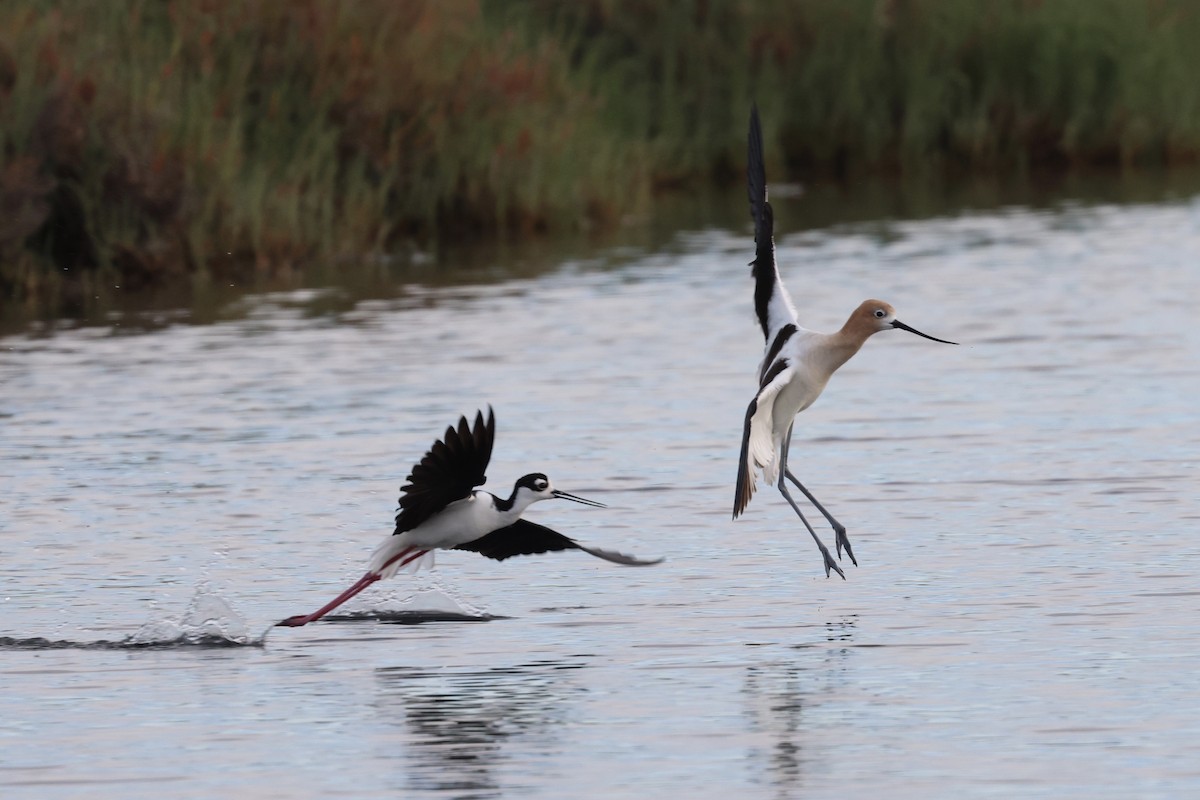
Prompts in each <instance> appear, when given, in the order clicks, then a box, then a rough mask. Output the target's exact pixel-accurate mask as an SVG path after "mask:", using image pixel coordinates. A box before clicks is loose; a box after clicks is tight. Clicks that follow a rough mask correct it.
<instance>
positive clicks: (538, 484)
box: [533, 480, 550, 491]
mask: <svg viewBox="0 0 1200 800" xmlns="http://www.w3.org/2000/svg"><path fill="white" fill-rule="evenodd" d="M533 485H534V486H536V487H537V489H538V491H541V490H542V489H545V488H546V487H547V486H549V485H550V483H549V482H548V481H542V480H538V481H534V482H533Z"/></svg>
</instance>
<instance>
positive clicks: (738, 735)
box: [0, 192, 1200, 799]
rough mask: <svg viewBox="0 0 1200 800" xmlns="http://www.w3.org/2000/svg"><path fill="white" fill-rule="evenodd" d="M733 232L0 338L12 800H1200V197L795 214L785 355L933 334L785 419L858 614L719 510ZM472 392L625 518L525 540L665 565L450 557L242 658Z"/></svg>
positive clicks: (746, 352)
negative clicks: (831, 519) (885, 315)
mask: <svg viewBox="0 0 1200 800" xmlns="http://www.w3.org/2000/svg"><path fill="white" fill-rule="evenodd" d="M734 199H735V200H738V201H739V202H738V204H737V206H736V209H737V215H736V216H731V215H724V212H721V213H719V214H717V215H716V217H717V219H719V220H728V221H727V223H724V224H716V225H711V224H709V222H708V220H707V218H705V219H704V221H703V222H701V223H699V224H695V225H694V226H693V227H685V228H684V229H682V230H680V231H675V232H671V233H669V234H663V235H661V236H657V238H654V237H651V238H653V241H649V242H646V243H643V244H641V245H638V244H629V245H624V246H615V245H610V246H599V247H597V248H595V249H592V250H582V249H576V251H575V252H573V253H566V254H563V255H562V257H561V258H560V257H558V256H557V255H555V256H551V257H547V256H546V255H545V254H544V253H543V254H541V255H539V256H536V257H535V256H529V255H528V254H526V255H522V252H521V251H519V250H518V251H515V252H510V253H508V254H507V255H505V257H504V259H503V260H501V259H499V257H497V261H496V262H495V263H493V262H489V260H488V259H487V257H486V256H478V255H476V256H475V257H474V259H475V260H474V262H473V264H474V266H472V267H471V268H470V269H467V270H465V271H463V272H460V273H457V274H459V276H460V277H461V276H463V275H465V276H466V277H465V279H463V280H462V282H460V283H458V284H457V285H454V284H450V283H448V282H445V281H443V282H441V283H440V284H439V285H434V284H432V283H429V282H425V283H420V282H411V281H410V282H403V281H401V282H394V283H392V284H390V285H388V286H387V287H386V291H381V292H377V293H375V294H374V296H373V297H372V296H365V295H358V294H348V292H347V290H346V289H344V288H341V289H339V288H334V289H327V290H311V291H301V292H290V293H281V294H265V295H258V296H250V297H243V298H241V299H237V300H235V301H231V302H230V303H229V304H228V305H226V306H222V307H221V309H220V310H219V311H218V312H217V313H215V314H214V315H213V318H214V319H215V320H216V321H214V322H213V323H212V324H204V325H199V324H187V322H186V321H185V322H180V323H178V324H173V323H172V322H171V320H172V319H173V317H172V316H171V315H170V314H168V313H166V312H163V311H161V310H160V311H156V312H154V313H153V314H151V315H149V316H148V317H146V318H144V319H142V320H141V322H142V323H144V324H138V323H137V320H132V321H131V318H129V317H126V318H124V321H123V322H122V324H119V325H112V326H105V327H72V326H64V327H62V328H61V329H57V330H53V331H47V330H45V329H42V330H40V331H38V332H35V333H33V334H13V335H10V336H7V337H5V338H3V339H0V382H2V391H0V485H2V486H3V490H2V492H0V537H2V538H0V555H2V558H0V609H2V611H3V617H2V621H0V676H2V680H3V684H4V688H3V691H0V794H2V795H3V796H4V797H5V798H26V797H28V798H47V797H53V798H58V797H100V796H104V797H121V798H162V797H173V798H182V797H186V798H193V797H194V798H209V797H215V796H222V795H224V796H230V797H238V798H260V797H261V798H268V797H355V798H357V797H385V796H387V797H412V798H491V797H506V798H507V797H511V798H562V797H584V798H591V797H597V798H604V797H621V798H624V797H663V798H667V797H688V798H731V797H737V798H800V797H803V798H839V799H844V798H866V797H872V798H877V797H887V798H928V797H956V798H975V797H1005V798H1007V797H1016V796H1020V797H1054V798H1060V797H1080V798H1084V797H1086V798H1129V797H1141V798H1178V797H1184V796H1197V795H1200V707H1198V706H1200V701H1198V700H1197V698H1200V671H1198V670H1197V669H1196V664H1197V661H1198V660H1200V635H1198V634H1200V630H1198V623H1197V620H1198V619H1200V537H1198V536H1197V530H1198V528H1200V504H1198V502H1197V499H1196V496H1197V488H1196V487H1197V486H1198V485H1200V484H1198V482H1197V478H1198V474H1200V400H1198V398H1200V324H1198V323H1197V309H1198V308H1200V197H1198V196H1187V195H1185V196H1180V197H1176V198H1173V199H1171V198H1168V199H1158V200H1146V201H1139V202H1099V203H1096V202H1086V203H1085V202H1070V201H1061V202H1035V203H1033V204H1019V203H1015V204H1011V205H1000V206H997V207H992V208H990V209H989V208H979V209H973V210H972V209H967V210H960V211H954V212H950V213H938V214H935V215H933V216H928V217H925V218H919V217H921V216H923V215H922V214H920V213H915V214H907V215H905V214H900V215H898V214H893V213H890V212H888V211H887V210H886V209H883V210H881V213H879V214H878V215H876V216H874V217H872V215H871V214H869V213H860V214H858V215H857V216H856V217H855V221H853V222H841V223H838V222H837V221H836V220H832V219H831V220H828V221H827V222H826V223H825V224H820V225H817V226H815V227H810V228H808V229H806V230H799V227H798V226H800V220H801V219H802V215H803V214H805V213H806V212H805V210H804V209H805V208H806V204H807V206H808V207H810V208H811V206H812V205H814V204H815V205H817V206H821V205H822V204H821V202H820V198H819V197H818V198H815V199H814V197H812V196H811V195H810V196H808V197H794V196H788V193H787V192H780V193H779V199H778V200H777V202H776V217H777V219H778V220H779V224H780V225H781V226H782V227H783V228H784V231H785V233H784V235H783V236H781V240H780V242H779V258H780V262H781V264H782V268H783V273H784V278H785V280H786V281H787V283H788V284H789V286H790V287H791V289H792V293H793V295H794V297H795V300H796V304H797V306H798V307H799V309H800V314H801V319H802V321H803V322H804V323H805V324H806V325H808V326H810V327H813V328H817V329H821V330H832V329H834V328H836V327H838V326H839V325H840V324H841V323H842V321H843V320H844V318H845V316H846V315H847V314H848V313H849V311H850V310H851V309H852V308H854V306H855V305H856V304H857V303H858V302H859V301H861V300H862V299H865V298H867V297H879V298H882V299H885V300H888V301H890V302H892V303H893V304H894V305H895V306H896V307H897V309H898V312H899V316H900V318H901V319H902V320H904V321H905V322H907V323H909V324H910V325H913V326H915V327H917V328H919V329H921V330H923V331H926V332H928V333H930V334H932V335H934V336H939V337H944V338H949V339H954V340H956V341H960V342H962V343H963V344H962V346H961V347H957V348H954V347H947V346H944V345H939V344H935V343H932V342H928V341H926V340H923V339H919V338H917V337H915V336H910V335H907V334H903V333H900V332H895V333H888V334H881V335H879V336H877V337H875V338H874V339H872V340H871V342H869V344H868V345H867V347H866V348H864V350H863V351H862V352H861V353H860V354H859V355H858V356H857V357H856V358H855V359H854V360H853V361H851V362H850V363H849V364H848V365H847V366H846V367H845V368H843V370H842V371H841V372H839V373H838V375H837V376H835V378H834V379H833V381H832V382H831V384H830V386H829V388H828V389H827V391H826V393H825V395H824V396H823V397H822V398H821V400H820V401H819V402H818V403H817V404H816V405H815V406H814V407H813V408H812V409H810V410H809V411H808V412H806V413H805V414H804V415H803V416H802V417H801V418H800V421H799V422H798V423H797V426H796V441H795V443H794V445H793V448H792V457H791V460H792V466H793V469H794V470H795V471H796V472H797V473H798V474H799V475H800V476H801V477H802V479H806V483H807V484H808V485H809V486H810V487H812V488H813V489H814V491H815V492H816V493H817V495H818V496H819V497H820V498H821V499H822V500H823V501H824V502H825V503H826V505H827V506H829V507H830V508H831V510H832V511H833V512H834V514H835V515H837V516H838V517H839V518H840V519H841V520H842V521H843V522H844V523H845V524H846V525H847V527H848V529H849V533H850V537H851V539H852V541H853V543H854V550H855V554H856V555H857V556H858V558H859V563H860V565H861V566H859V567H857V568H855V567H853V566H850V565H849V564H848V563H847V564H846V565H845V568H846V574H847V578H848V580H846V581H842V580H838V579H837V578H836V577H835V578H834V579H832V580H827V579H826V578H825V576H824V573H823V571H822V570H821V561H820V557H819V555H818V553H817V552H816V549H815V548H814V547H813V546H812V543H811V541H810V539H809V537H808V535H807V533H805V532H804V530H803V529H802V528H801V527H800V525H799V524H798V521H797V520H796V518H795V516H794V514H793V513H792V512H791V510H790V509H789V508H788V507H787V505H786V504H785V503H784V501H783V499H782V498H781V497H779V495H778V493H776V492H774V491H773V490H769V489H761V490H760V491H759V493H758V494H757V495H756V497H755V498H754V501H753V503H752V504H751V506H750V509H749V511H748V513H747V514H746V515H745V516H744V517H743V518H741V519H739V520H737V521H736V522H731V521H730V519H729V516H730V514H729V512H730V507H731V505H732V501H733V480H734V477H735V474H736V463H735V462H736V457H737V450H738V445H739V440H740V434H741V424H742V415H743V412H744V409H745V407H746V404H747V402H748V401H749V399H750V397H751V395H752V393H753V391H754V388H755V369H756V366H757V363H758V359H759V357H760V355H761V341H760V335H759V332H758V330H757V328H756V325H755V321H754V317H753V311H752V304H751V289H752V284H751V281H750V278H749V270H748V268H747V267H746V262H747V261H749V260H750V258H751V257H752V244H751V241H750V235H749V222H748V220H745V221H744V220H743V215H744V214H745V211H744V208H742V206H743V204H742V203H741V202H740V194H739V195H738V196H737V197H735V198H734ZM810 213H811V212H810ZM731 214H732V212H731ZM852 216H853V215H852ZM789 226H791V227H789ZM787 230H792V231H796V232H794V233H786V231H787ZM530 261H533V262H535V266H534V267H530V266H529V262H530ZM487 403H491V404H492V405H493V406H494V407H495V409H496V417H497V424H498V434H497V442H496V450H495V453H494V457H493V460H492V465H491V468H490V469H489V478H490V482H489V488H495V489H496V490H497V491H499V492H502V493H507V492H508V490H509V487H511V485H512V481H513V480H515V479H516V478H517V477H518V476H520V475H522V474H524V473H525V472H529V471H534V470H540V471H545V472H547V473H548V474H549V475H550V476H551V477H552V478H553V479H554V480H555V482H556V484H557V485H558V486H559V487H560V488H563V489H565V490H567V491H570V492H576V493H578V494H581V495H583V496H585V497H592V498H595V499H597V500H601V501H604V502H605V503H607V504H609V506H610V507H609V508H608V509H595V508H585V507H582V506H578V505H575V504H571V503H543V504H540V505H538V506H535V507H534V508H533V509H532V511H531V512H530V514H529V516H530V518H532V519H534V520H536V521H538V522H541V523H543V524H547V525H550V526H552V527H555V528H558V529H559V530H562V531H564V532H566V533H568V534H569V535H572V536H575V537H576V538H578V539H580V540H581V541H584V542H586V543H588V544H593V545H596V546H599V547H606V548H614V549H618V550H621V551H624V552H629V553H634V554H637V555H640V556H645V557H651V556H658V555H665V556H666V558H667V560H666V562H665V563H663V564H661V565H659V566H657V567H652V568H646V569H630V568H622V567H619V566H616V565H613V564H608V563H605V562H602V561H599V560H596V559H592V558H589V557H588V556H586V555H584V554H582V553H578V552H575V553H557V554H549V555H546V556H540V557H530V558H519V559H512V560H510V561H506V562H503V563H496V562H492V561H488V560H486V559H483V558H480V557H479V556H477V555H475V554H473V553H465V552H452V553H443V554H440V555H439V557H438V566H437V567H436V568H435V569H434V570H432V571H428V572H421V573H418V574H417V575H415V576H400V577H399V578H398V579H396V580H393V581H389V582H386V583H381V584H379V585H377V586H376V587H373V588H372V589H370V590H368V591H367V592H365V593H363V594H362V595H360V598H359V599H357V600H356V601H354V602H353V603H352V604H351V605H350V606H349V607H348V608H349V610H350V612H352V613H351V615H350V616H351V617H353V618H350V619H340V620H339V619H335V620H331V621H327V622H322V623H318V624H315V625H310V626H308V627H306V628H301V629H278V628H277V629H271V628H269V626H270V625H271V624H272V623H273V622H274V621H276V620H278V619H281V618H283V617H286V616H289V615H291V614H296V613H301V612H307V611H311V610H313V609H314V608H316V607H317V606H319V605H321V604H322V603H324V602H325V601H326V600H328V599H329V598H330V597H332V596H333V595H334V594H336V593H337V592H339V591H340V590H341V589H343V588H344V587H345V586H346V585H348V584H349V583H350V582H351V581H353V580H354V579H355V578H357V577H358V576H359V575H360V574H361V573H362V571H363V568H364V565H365V563H366V560H367V558H368V556H369V554H370V552H371V550H372V549H373V548H374V546H375V545H376V543H377V542H378V541H379V540H380V539H381V538H382V537H383V536H385V535H386V534H387V533H389V532H390V530H391V518H392V515H393V513H394V509H395V500H396V495H397V489H398V487H399V485H400V483H401V482H402V479H403V478H404V476H405V475H407V473H408V470H409V468H410V466H411V464H412V463H413V462H414V461H415V460H416V459H418V458H419V457H420V456H421V455H422V453H424V452H425V450H426V449H427V448H428V446H429V445H430V443H431V442H432V441H433V439H434V437H435V436H437V435H439V434H440V433H441V432H442V431H443V430H444V428H445V426H446V425H447V424H449V423H451V422H453V421H455V420H456V419H457V418H458V415H459V414H462V413H473V412H474V410H475V409H476V408H479V407H482V406H484V405H485V404H487ZM814 517H817V515H814ZM817 518H819V517H817ZM819 530H821V532H822V534H823V535H824V536H825V540H826V542H828V543H829V544H830V545H832V534H831V533H830V532H829V531H828V530H827V529H819ZM423 615H424V616H423ZM456 615H457V616H458V617H460V618H459V619H454V617H455V616H456ZM423 618H428V619H433V620H439V621H427V622H425V623H424V624H401V623H404V622H414V621H419V620H421V619H423ZM264 631H267V633H266V634H265V635H264Z"/></svg>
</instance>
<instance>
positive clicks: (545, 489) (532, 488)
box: [513, 472, 605, 508]
mask: <svg viewBox="0 0 1200 800" xmlns="http://www.w3.org/2000/svg"><path fill="white" fill-rule="evenodd" d="M555 498H559V499H562V500H573V501H574V502H576V503H583V504H584V505H585V506H595V507H597V508H605V505H604V504H603V503H597V502H596V501H595V500H585V499H584V498H582V497H577V496H576V495H573V494H568V493H567V492H560V491H559V490H558V489H555V488H554V486H553V485H552V484H551V483H550V479H549V478H547V477H546V476H545V475H544V474H542V473H541V472H531V473H529V474H528V475H524V476H522V477H521V478H520V479H519V480H518V481H517V484H516V486H514V487H513V499H514V500H515V501H516V502H517V504H518V505H523V506H524V505H529V504H530V503H536V502H538V501H539V500H553V499H555Z"/></svg>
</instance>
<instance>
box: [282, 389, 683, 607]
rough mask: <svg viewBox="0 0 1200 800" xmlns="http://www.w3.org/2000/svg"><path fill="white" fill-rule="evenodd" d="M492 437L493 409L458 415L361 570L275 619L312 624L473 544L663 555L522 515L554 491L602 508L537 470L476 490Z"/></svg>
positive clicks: (478, 547)
mask: <svg viewBox="0 0 1200 800" xmlns="http://www.w3.org/2000/svg"><path fill="white" fill-rule="evenodd" d="M495 437H496V417H495V415H494V414H493V413H492V409H491V408H488V417H487V421H486V422H485V421H484V419H483V412H477V413H476V414H475V427H474V429H471V428H470V427H468V425H467V418H466V417H462V418H460V419H459V422H458V428H457V430H456V429H455V428H454V427H453V426H451V427H448V428H446V434H445V435H444V436H443V437H442V438H441V439H440V440H439V441H436V442H434V443H433V447H431V448H429V452H428V453H426V454H425V456H424V458H422V459H421V461H420V463H418V464H417V465H416V466H415V467H413V469H412V474H410V475H409V476H408V483H407V484H406V485H404V486H403V487H401V489H400V511H399V512H397V514H396V530H395V532H394V533H393V534H392V535H391V536H389V537H388V538H387V539H385V540H384V541H383V542H382V543H381V544H380V545H379V547H377V548H376V549H375V553H374V554H373V555H372V556H371V561H370V564H369V565H368V567H367V572H366V574H365V575H363V576H362V577H361V578H359V579H358V581H357V582H356V583H355V584H354V585H353V586H351V587H350V588H349V589H347V590H346V591H344V592H342V593H341V594H340V595H338V596H337V597H335V598H334V599H333V600H331V601H330V602H329V603H328V604H326V605H325V606H322V607H321V608H319V609H318V610H316V611H314V612H313V613H311V614H300V615H298V616H295V617H288V618H287V619H285V620H283V621H282V622H280V623H278V624H279V625H283V626H286V627H299V626H301V625H307V624H308V623H310V622H315V621H316V620H318V619H320V618H321V617H323V616H325V615H326V614H328V613H329V612H330V611H332V610H333V609H335V608H337V607H338V606H340V605H341V604H342V603H345V602H346V601H347V600H349V599H350V598H352V597H354V596H355V595H356V594H358V593H359V592H361V591H362V590H363V589H365V588H367V587H368V586H370V585H371V584H372V583H374V582H375V581H378V580H381V579H383V578H390V577H392V576H393V575H395V574H396V572H397V571H398V570H399V569H400V568H401V567H403V566H405V565H407V564H410V563H412V562H413V561H416V560H417V559H419V558H421V557H422V556H424V555H426V554H427V553H429V551H431V550H438V549H440V550H474V551H475V552H477V553H480V554H481V555H484V556H487V557H488V558H494V559H496V560H497V561H503V560H504V559H506V558H509V557H510V556H520V555H528V554H532V553H545V552H548V551H550V550H570V549H576V550H582V551H583V552H585V553H588V554H589V555H593V556H596V557H597V558H603V559H604V560H605V561H611V562H613V563H614V564H626V565H629V566H639V567H640V566H647V565H650V564H657V563H659V562H660V561H662V559H661V558H658V559H654V560H650V561H645V560H642V559H637V558H633V557H632V556H627V555H624V554H622V553H614V552H612V551H611V550H599V549H596V548H592V547H585V546H584V545H581V544H579V543H578V542H576V541H575V540H574V539H570V538H568V537H566V536H563V535H562V534H561V533H559V532H557V531H553V530H551V529H549V528H547V527H545V526H543V525H538V524H537V523H535V522H530V521H529V520H524V519H521V513H522V512H523V511H524V510H525V509H526V508H528V507H529V506H530V505H531V504H533V503H536V502H538V501H539V500H552V499H554V498H556V497H557V498H561V499H563V500H573V501H575V502H576V503H583V504H584V505H588V506H597V507H599V508H604V504H603V503H597V502H595V501H594V500H585V499H584V498H582V497H576V496H575V495H573V494H567V493H566V492H562V491H559V490H558V489H555V488H554V487H553V486H552V485H551V484H550V479H549V478H547V477H546V476H545V475H543V474H542V473H540V472H533V473H530V474H529V475H525V476H524V477H522V478H520V479H519V480H518V481H517V482H516V485H514V486H513V490H512V494H511V495H509V496H508V497H507V498H501V497H496V496H495V495H493V494H491V493H489V492H484V491H477V490H475V487H476V486H480V485H482V484H483V483H484V482H485V481H486V480H487V476H486V475H485V474H484V473H485V471H486V470H487V465H488V461H490V460H491V457H492V442H493V441H494V440H495Z"/></svg>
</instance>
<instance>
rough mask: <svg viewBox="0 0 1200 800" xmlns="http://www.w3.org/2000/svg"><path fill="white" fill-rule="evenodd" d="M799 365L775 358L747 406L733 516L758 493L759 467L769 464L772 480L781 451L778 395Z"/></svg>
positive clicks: (768, 471) (769, 475) (768, 470)
mask: <svg viewBox="0 0 1200 800" xmlns="http://www.w3.org/2000/svg"><path fill="white" fill-rule="evenodd" d="M794 372H795V369H794V368H793V367H791V366H790V365H789V364H788V360H787V359H786V358H780V359H777V360H776V361H775V363H773V364H772V365H771V367H770V369H768V370H767V372H766V374H765V375H763V379H762V385H761V386H760V387H759V390H758V394H757V395H755V396H754V399H753V400H751V401H750V405H749V406H747V407H746V420H745V422H744V423H743V426H742V449H741V453H740V454H739V455H738V475H737V484H736V486H735V487H734V493H733V518H734V519H737V518H738V516H739V515H741V513H742V512H743V511H745V510H746V506H748V505H750V498H752V497H754V488H755V484H756V483H757V481H758V476H757V469H758V468H759V467H765V468H767V474H768V477H770V478H771V479H772V480H773V479H774V477H775V476H773V475H772V473H771V470H770V468H769V466H770V465H772V464H774V462H775V459H777V458H778V457H779V454H778V453H776V452H775V439H774V413H773V412H774V405H775V397H776V395H778V394H779V392H780V391H782V390H783V387H784V386H787V384H788V382H789V381H791V380H792V376H793V374H794Z"/></svg>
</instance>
